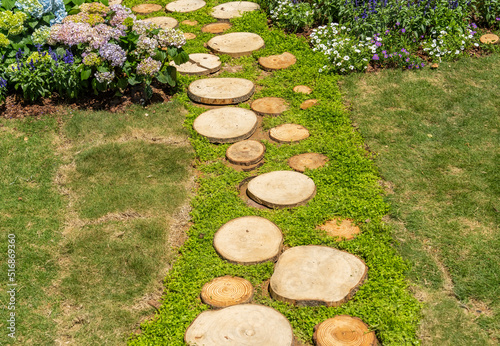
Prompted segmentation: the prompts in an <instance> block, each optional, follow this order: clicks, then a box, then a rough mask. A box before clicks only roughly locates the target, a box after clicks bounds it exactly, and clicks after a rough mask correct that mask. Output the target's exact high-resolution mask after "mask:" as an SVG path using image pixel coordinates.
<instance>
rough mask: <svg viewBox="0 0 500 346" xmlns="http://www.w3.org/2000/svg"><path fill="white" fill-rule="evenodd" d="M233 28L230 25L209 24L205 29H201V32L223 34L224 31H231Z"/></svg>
mask: <svg viewBox="0 0 500 346" xmlns="http://www.w3.org/2000/svg"><path fill="white" fill-rule="evenodd" d="M231 26H232V25H231V24H229V23H211V24H207V25H205V26H204V27H203V28H201V31H202V32H208V33H210V34H221V33H223V32H224V31H226V30H228V29H230V28H231Z"/></svg>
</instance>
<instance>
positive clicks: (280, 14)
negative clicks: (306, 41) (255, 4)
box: [269, 0, 318, 30]
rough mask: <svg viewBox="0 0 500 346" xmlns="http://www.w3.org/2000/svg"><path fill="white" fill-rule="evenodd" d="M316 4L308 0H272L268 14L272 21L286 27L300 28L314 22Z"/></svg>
mask: <svg viewBox="0 0 500 346" xmlns="http://www.w3.org/2000/svg"><path fill="white" fill-rule="evenodd" d="M317 9H318V6H317V5H316V6H313V5H311V4H310V3H308V2H298V1H296V0H295V1H292V0H274V1H271V2H270V4H269V14H270V15H271V18H272V19H273V21H274V22H275V23H276V24H278V25H279V26H281V27H285V28H288V29H294V30H297V29H301V28H304V27H306V26H310V25H312V24H313V23H314V17H315V11H316V10H317Z"/></svg>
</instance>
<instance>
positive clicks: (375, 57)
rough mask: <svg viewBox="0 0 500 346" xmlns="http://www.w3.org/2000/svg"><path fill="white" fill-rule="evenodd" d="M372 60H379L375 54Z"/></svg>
mask: <svg viewBox="0 0 500 346" xmlns="http://www.w3.org/2000/svg"><path fill="white" fill-rule="evenodd" d="M372 59H373V60H379V59H380V58H379V57H378V55H377V54H374V55H373V57H372Z"/></svg>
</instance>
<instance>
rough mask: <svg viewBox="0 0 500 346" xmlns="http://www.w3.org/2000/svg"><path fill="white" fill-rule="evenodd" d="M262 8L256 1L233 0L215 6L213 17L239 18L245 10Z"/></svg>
mask: <svg viewBox="0 0 500 346" xmlns="http://www.w3.org/2000/svg"><path fill="white" fill-rule="evenodd" d="M258 9H260V6H259V5H258V4H256V3H255V2H250V1H233V2H226V3H224V4H221V5H218V6H215V7H214V8H213V9H212V17H214V18H217V19H225V20H228V19H231V18H238V17H241V15H242V14H243V13H245V12H250V11H255V10H258Z"/></svg>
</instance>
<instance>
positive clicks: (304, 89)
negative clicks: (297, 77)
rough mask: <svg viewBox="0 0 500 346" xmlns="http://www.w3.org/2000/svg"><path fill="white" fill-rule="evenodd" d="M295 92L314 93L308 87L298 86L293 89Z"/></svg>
mask: <svg viewBox="0 0 500 346" xmlns="http://www.w3.org/2000/svg"><path fill="white" fill-rule="evenodd" d="M293 91H295V92H296V93H301V94H310V93H312V89H311V88H309V87H308V86H307V85H297V86H296V87H294V88H293Z"/></svg>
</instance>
